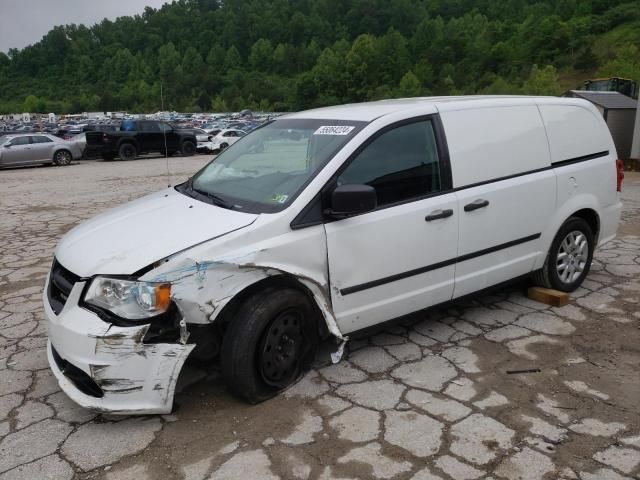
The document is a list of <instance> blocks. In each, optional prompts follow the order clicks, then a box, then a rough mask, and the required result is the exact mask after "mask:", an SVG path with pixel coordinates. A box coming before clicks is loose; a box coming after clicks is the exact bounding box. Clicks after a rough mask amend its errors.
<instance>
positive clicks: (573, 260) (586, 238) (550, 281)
mask: <svg viewBox="0 0 640 480" xmlns="http://www.w3.org/2000/svg"><path fill="white" fill-rule="evenodd" d="M594 247H595V236H594V233H593V232H592V231H591V227H590V226H589V224H588V223H587V222H586V221H585V220H584V219H582V218H578V217H571V218H569V219H568V220H567V221H566V222H564V224H563V225H562V226H561V227H560V230H558V233H557V234H556V236H555V238H554V239H553V242H552V243H551V248H550V249H549V253H548V254H547V258H546V260H545V262H544V266H543V267H542V270H540V271H538V272H536V273H535V274H534V275H533V281H534V283H535V284H536V285H539V286H541V287H545V288H553V289H555V290H560V291H563V292H573V291H574V290H575V289H577V288H578V287H579V286H580V285H582V282H583V281H584V279H585V278H586V276H587V275H588V274H589V270H590V268H591V261H592V259H593V250H594Z"/></svg>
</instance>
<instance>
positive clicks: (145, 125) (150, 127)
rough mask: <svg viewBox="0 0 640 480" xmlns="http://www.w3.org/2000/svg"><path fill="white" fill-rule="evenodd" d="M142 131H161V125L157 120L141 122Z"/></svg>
mask: <svg viewBox="0 0 640 480" xmlns="http://www.w3.org/2000/svg"><path fill="white" fill-rule="evenodd" d="M140 123H141V125H140V126H141V127H142V131H143V132H145V133H158V132H160V127H159V126H158V124H157V123H155V122H140Z"/></svg>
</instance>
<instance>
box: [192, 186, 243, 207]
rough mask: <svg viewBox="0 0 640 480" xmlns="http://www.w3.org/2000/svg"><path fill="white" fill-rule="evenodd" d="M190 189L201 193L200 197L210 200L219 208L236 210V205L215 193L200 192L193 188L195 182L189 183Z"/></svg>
mask: <svg viewBox="0 0 640 480" xmlns="http://www.w3.org/2000/svg"><path fill="white" fill-rule="evenodd" d="M189 187H190V189H191V191H193V192H196V193H199V194H200V195H203V196H205V197H207V198H209V199H210V200H211V201H212V202H213V203H214V205H216V206H218V207H222V208H226V209H228V210H233V209H234V208H235V205H234V204H233V203H230V202H227V201H226V200H225V199H224V198H222V197H220V196H218V195H216V194H215V193H210V192H205V191H203V190H198V189H197V188H195V187H194V186H193V182H191V181H190V182H189Z"/></svg>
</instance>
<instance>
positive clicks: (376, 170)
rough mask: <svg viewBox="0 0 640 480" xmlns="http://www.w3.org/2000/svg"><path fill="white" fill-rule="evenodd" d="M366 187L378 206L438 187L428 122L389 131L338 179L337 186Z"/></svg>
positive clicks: (434, 145)
mask: <svg viewBox="0 0 640 480" xmlns="http://www.w3.org/2000/svg"><path fill="white" fill-rule="evenodd" d="M347 184H351V185H370V186H372V187H374V188H375V189H376V193H377V196H378V205H381V206H383V205H388V204H392V203H397V202H403V201H407V200H410V199H413V198H418V197H422V196H424V195H427V194H429V193H433V192H437V191H439V190H440V188H441V178H440V162H439V159H438V149H437V146H436V139H435V134H434V131H433V125H432V123H431V121H429V120H426V121H422V122H416V123H412V124H409V125H403V126H400V127H396V128H394V129H393V130H389V131H387V132H385V133H383V134H382V135H380V136H379V137H377V138H376V139H375V140H373V142H371V143H370V144H369V145H367V146H366V147H365V148H364V150H362V151H361V152H360V153H359V154H358V155H357V156H356V157H355V158H354V159H353V160H352V161H351V163H350V164H349V165H348V166H347V168H346V169H345V170H344V171H343V172H342V173H341V174H340V176H339V177H338V185H347Z"/></svg>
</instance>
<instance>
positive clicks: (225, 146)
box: [220, 143, 229, 151]
mask: <svg viewBox="0 0 640 480" xmlns="http://www.w3.org/2000/svg"><path fill="white" fill-rule="evenodd" d="M228 146H229V144H228V143H222V144H220V151H222V150H224V149H225V148H227V147H228Z"/></svg>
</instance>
